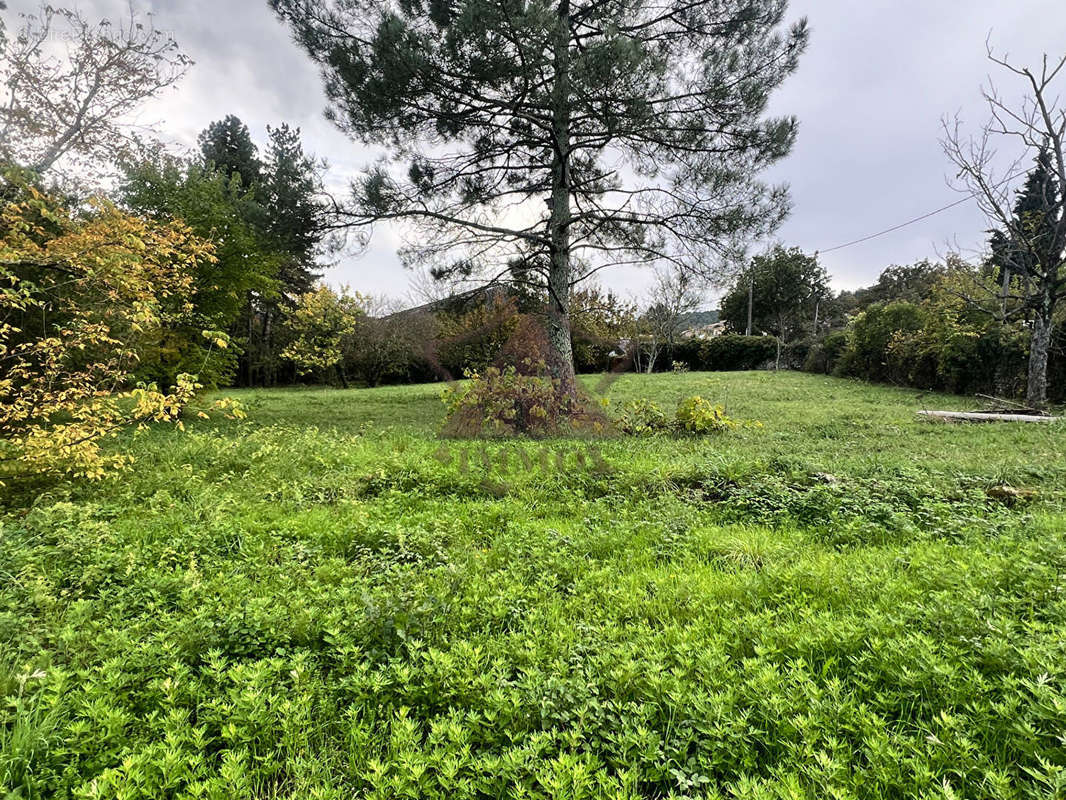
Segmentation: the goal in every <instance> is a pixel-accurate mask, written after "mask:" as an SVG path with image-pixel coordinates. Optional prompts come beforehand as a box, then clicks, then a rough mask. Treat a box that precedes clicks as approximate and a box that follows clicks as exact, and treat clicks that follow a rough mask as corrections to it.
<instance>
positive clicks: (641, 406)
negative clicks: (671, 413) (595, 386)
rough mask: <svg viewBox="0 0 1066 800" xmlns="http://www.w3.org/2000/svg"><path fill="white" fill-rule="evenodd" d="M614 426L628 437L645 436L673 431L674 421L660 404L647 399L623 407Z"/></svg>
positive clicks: (634, 401)
mask: <svg viewBox="0 0 1066 800" xmlns="http://www.w3.org/2000/svg"><path fill="white" fill-rule="evenodd" d="M614 425H615V427H616V428H617V429H618V431H619V432H620V433H624V434H626V435H627V436H645V435H648V434H652V433H668V432H670V431H671V430H673V420H671V419H670V417H668V416H667V414H666V412H665V411H663V410H662V409H661V408H659V406H658V404H656V403H654V402H652V401H651V400H646V399H640V400H633V401H632V402H630V403H627V404H626V405H625V406H623V408H622V410H621V412H620V413H619V414H618V415H617V416H616V417H615V419H614Z"/></svg>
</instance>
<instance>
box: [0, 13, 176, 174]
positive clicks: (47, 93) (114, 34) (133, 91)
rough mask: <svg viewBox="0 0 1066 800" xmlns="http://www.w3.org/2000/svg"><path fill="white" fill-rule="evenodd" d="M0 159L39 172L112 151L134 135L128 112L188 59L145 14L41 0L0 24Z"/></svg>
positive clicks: (79, 165)
mask: <svg viewBox="0 0 1066 800" xmlns="http://www.w3.org/2000/svg"><path fill="white" fill-rule="evenodd" d="M0 47H2V53H0V87H2V92H3V96H2V97H0V162H5V163H8V164H14V165H17V166H19V167H22V168H24V169H28V170H31V171H33V172H35V173H37V174H38V175H43V174H45V173H49V172H53V171H56V170H57V165H59V164H60V163H62V166H64V167H66V168H68V169H69V170H70V171H71V172H72V173H73V172H76V171H77V170H82V169H85V168H86V167H87V166H98V165H99V164H101V163H107V162H111V161H114V160H115V159H116V158H118V157H120V156H122V155H123V154H125V153H126V152H128V151H129V150H130V149H131V147H132V146H133V145H135V144H137V142H138V137H137V129H136V126H134V125H132V124H127V121H126V120H125V117H126V115H128V114H129V113H130V112H131V111H133V110H135V109H136V108H137V107H139V106H140V105H141V104H142V103H144V102H145V101H146V100H148V99H149V98H151V97H154V96H155V95H157V94H158V93H159V92H160V91H162V90H163V89H165V88H167V87H169V86H172V85H173V84H175V83H176V82H177V81H178V80H179V79H180V78H181V77H182V76H183V75H184V74H185V72H186V71H187V70H188V68H189V66H190V65H191V63H192V62H191V60H190V59H189V58H188V57H187V56H185V55H184V54H183V53H182V52H181V51H180V50H179V49H178V45H177V43H176V42H175V41H174V40H173V39H172V38H171V37H170V36H168V35H167V34H165V33H162V32H160V31H157V30H156V29H155V28H154V27H153V25H152V21H151V16H150V15H149V16H147V17H145V18H143V19H142V18H140V17H138V16H137V14H136V13H135V12H134V11H133V8H132V6H131V7H130V10H129V13H128V16H127V17H126V18H125V19H123V20H122V21H121V22H118V23H112V22H110V21H108V20H103V21H101V22H99V23H96V24H92V23H90V22H88V21H87V20H86V19H85V17H84V16H82V14H81V13H80V12H78V11H76V10H71V9H63V8H55V7H53V6H50V5H42V6H41V9H40V11H39V12H38V13H37V14H34V15H27V16H25V17H24V20H23V25H22V27H21V29H19V30H18V31H17V32H15V33H14V34H13V35H12V36H5V35H4V32H3V31H2V30H0Z"/></svg>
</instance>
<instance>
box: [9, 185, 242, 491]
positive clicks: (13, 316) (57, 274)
mask: <svg viewBox="0 0 1066 800" xmlns="http://www.w3.org/2000/svg"><path fill="white" fill-rule="evenodd" d="M213 259H214V255H213V250H212V247H211V246H210V245H209V244H208V243H207V242H205V241H203V240H201V239H198V238H197V237H195V236H194V235H193V234H192V233H191V231H190V230H189V229H188V228H186V227H185V226H184V225H183V224H181V223H178V222H171V223H156V222H153V221H149V220H145V219H141V218H139V217H136V216H133V215H131V214H128V213H126V212H124V211H121V210H120V209H118V208H116V207H115V206H114V205H112V204H110V203H107V202H104V201H93V202H92V203H90V204H89V206H88V207H87V208H84V209H81V210H79V211H77V212H75V211H72V210H70V209H67V208H64V207H63V206H62V205H61V204H60V203H59V202H58V201H56V200H55V199H54V198H52V197H49V196H47V195H44V194H42V193H40V192H38V191H37V190H35V189H32V188H26V189H25V190H24V191H23V192H22V196H21V197H20V198H18V199H16V200H13V201H11V202H8V203H6V204H5V205H4V206H3V208H2V210H0V485H3V483H4V481H5V479H7V478H19V479H39V478H54V477H60V476H73V477H83V478H92V479H95V478H100V477H103V476H104V475H105V474H106V473H108V472H111V471H113V470H116V469H119V468H122V467H124V466H126V465H127V464H128V463H129V461H130V457H129V456H128V455H127V454H125V453H115V452H110V451H106V450H105V449H104V448H102V447H101V443H102V442H103V441H104V440H105V439H108V438H111V437H113V436H115V435H116V434H117V433H118V431H120V430H121V429H123V428H128V427H131V426H143V425H144V424H146V423H148V422H158V421H175V422H178V424H179V425H180V424H181V423H180V420H179V417H180V415H181V412H182V410H183V409H184V407H185V406H186V404H187V403H188V402H189V401H190V400H191V399H192V398H193V396H194V394H195V393H196V391H197V390H198V389H199V388H201V385H200V384H199V383H198V381H197V378H196V376H195V375H179V376H177V378H176V385H175V386H174V387H173V388H172V389H170V390H169V391H165V390H160V389H159V388H158V387H157V386H155V385H154V384H149V383H141V384H138V383H137V381H136V378H135V376H134V370H135V369H136V366H137V364H138V361H139V358H140V355H141V352H142V350H141V345H142V344H143V342H144V340H145V338H147V337H152V336H154V335H155V333H156V332H157V331H158V330H159V329H160V328H161V327H162V326H163V324H164V323H165V322H167V321H168V319H169V316H168V314H167V312H166V311H165V309H166V308H168V307H169V305H171V304H174V303H176V304H178V305H180V306H182V310H183V311H184V310H187V309H185V303H184V301H183V300H182V298H185V297H187V296H188V295H189V294H190V293H191V292H192V286H193V284H192V275H193V273H194V272H195V270H196V268H197V265H198V264H200V263H201V262H210V261H212V260H213ZM203 335H204V336H205V338H206V339H207V340H208V341H209V342H210V347H211V348H214V347H225V346H226V345H227V344H228V340H227V338H226V337H225V334H224V333H222V332H218V331H204V332H203ZM208 352H209V351H208Z"/></svg>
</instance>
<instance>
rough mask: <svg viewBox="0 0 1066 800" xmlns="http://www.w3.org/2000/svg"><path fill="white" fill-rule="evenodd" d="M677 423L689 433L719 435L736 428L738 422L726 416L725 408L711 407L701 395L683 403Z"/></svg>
mask: <svg viewBox="0 0 1066 800" xmlns="http://www.w3.org/2000/svg"><path fill="white" fill-rule="evenodd" d="M676 422H677V425H678V427H679V428H680V429H681V430H683V431H685V432H687V433H719V432H720V431H726V430H729V429H730V428H733V427H736V422H735V421H733V420H731V419H730V418H729V417H727V416H726V415H725V407H724V406H721V405H711V403H709V402H707V401H706V400H704V399H703V398H702V397H700V396H699V395H696V396H694V397H686V398H685V399H684V400H682V401H681V403H680V405H678V407H677V417H676Z"/></svg>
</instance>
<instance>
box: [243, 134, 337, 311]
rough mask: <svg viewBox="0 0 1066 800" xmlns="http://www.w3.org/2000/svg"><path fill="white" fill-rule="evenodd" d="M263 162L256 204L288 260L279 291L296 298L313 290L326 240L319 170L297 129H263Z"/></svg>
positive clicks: (282, 271) (281, 276) (268, 229)
mask: <svg viewBox="0 0 1066 800" xmlns="http://www.w3.org/2000/svg"><path fill="white" fill-rule="evenodd" d="M267 133H268V134H269V136H270V142H269V143H268V145H267V153H266V163H265V164H264V165H263V170H262V186H261V189H260V192H259V197H260V201H261V202H262V203H263V205H264V206H265V208H266V216H267V222H266V225H267V231H268V232H269V233H270V235H271V236H272V237H273V238H274V239H275V241H276V242H277V243H278V246H279V248H280V249H281V250H283V251H284V252H285V253H286V254H287V255H288V258H287V259H286V261H285V264H284V265H283V266H282V270H281V274H280V275H279V278H280V280H281V285H282V291H283V292H284V293H285V294H286V295H287V296H289V297H296V296H298V295H302V294H305V293H307V292H309V291H310V290H311V287H312V286H313V285H314V283H315V280H316V279H317V278H318V274H317V273H316V272H315V268H316V262H317V259H318V256H319V255H320V254H321V251H322V245H323V241H324V239H325V215H326V211H327V209H326V207H325V205H324V203H323V202H322V200H321V196H322V178H321V175H320V167H319V165H318V164H317V163H316V162H315V160H314V159H313V158H310V157H309V156H307V155H306V154H305V153H304V150H303V145H302V143H301V142H300V129H299V128H291V127H289V126H288V125H287V124H285V123H282V125H281V126H280V127H278V128H271V127H268V128H267Z"/></svg>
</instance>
